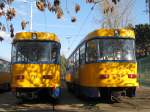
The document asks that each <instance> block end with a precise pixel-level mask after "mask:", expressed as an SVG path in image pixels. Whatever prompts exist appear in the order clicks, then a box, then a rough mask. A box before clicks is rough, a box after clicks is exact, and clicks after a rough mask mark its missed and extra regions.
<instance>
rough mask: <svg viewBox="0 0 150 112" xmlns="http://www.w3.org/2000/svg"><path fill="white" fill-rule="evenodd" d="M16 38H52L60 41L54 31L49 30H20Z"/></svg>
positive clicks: (51, 39)
mask: <svg viewBox="0 0 150 112" xmlns="http://www.w3.org/2000/svg"><path fill="white" fill-rule="evenodd" d="M16 40H42V41H43V40H47V41H48V40H50V41H56V42H60V40H59V38H58V37H57V36H56V35H55V34H54V33H48V32H19V33H16V35H15V38H14V41H16Z"/></svg>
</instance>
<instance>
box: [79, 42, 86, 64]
mask: <svg viewBox="0 0 150 112" xmlns="http://www.w3.org/2000/svg"><path fill="white" fill-rule="evenodd" d="M84 63H85V44H83V45H82V46H81V47H80V64H84Z"/></svg>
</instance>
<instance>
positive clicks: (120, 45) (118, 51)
mask: <svg viewBox="0 0 150 112" xmlns="http://www.w3.org/2000/svg"><path fill="white" fill-rule="evenodd" d="M86 51H87V52H86V61H87V62H95V61H101V60H110V61H115V60H116V61H123V60H124V61H135V60H136V56H135V41H134V39H114V38H108V39H106V38H105V39H94V40H90V41H88V42H87V50H86Z"/></svg>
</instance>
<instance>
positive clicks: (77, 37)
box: [0, 0, 148, 60]
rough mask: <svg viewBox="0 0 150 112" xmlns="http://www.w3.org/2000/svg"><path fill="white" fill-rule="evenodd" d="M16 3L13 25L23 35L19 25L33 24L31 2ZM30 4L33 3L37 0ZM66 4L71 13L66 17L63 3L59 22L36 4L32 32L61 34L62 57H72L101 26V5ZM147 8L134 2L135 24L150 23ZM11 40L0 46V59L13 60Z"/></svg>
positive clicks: (137, 0) (142, 0) (71, 1)
mask: <svg viewBox="0 0 150 112" xmlns="http://www.w3.org/2000/svg"><path fill="white" fill-rule="evenodd" d="M15 1H16V2H14V3H13V4H12V7H15V8H16V10H17V15H16V17H15V18H14V19H13V20H12V21H11V23H13V24H14V27H15V32H20V31H22V30H21V25H20V23H21V20H22V19H25V20H27V21H30V18H29V16H30V4H29V3H28V2H25V3H24V2H23V0H15ZM26 1H30V0H26ZM31 1H33V2H34V0H31ZM61 1H65V0H61ZM75 3H79V4H80V5H81V11H80V12H79V13H77V14H76V13H75V12H74V4H75ZM67 4H68V5H67V8H68V9H69V10H70V13H69V14H67V11H66V3H65V2H62V4H61V6H62V8H63V10H64V17H63V19H60V20H58V19H57V18H56V16H55V14H53V13H51V12H49V11H48V10H47V9H46V10H45V12H41V11H39V10H37V9H36V7H35V5H34V4H33V31H43V32H52V33H55V34H56V35H58V37H59V38H60V41H61V44H62V48H61V54H64V55H65V56H66V57H68V56H69V54H70V53H71V52H72V51H73V50H74V48H75V47H76V46H77V45H78V43H79V42H80V41H81V40H82V39H83V38H84V37H85V36H86V35H87V34H88V33H89V32H91V31H93V30H95V29H97V28H100V27H101V24H100V23H98V20H100V19H101V18H102V17H101V14H100V11H99V9H98V6H97V7H95V8H94V10H93V11H91V7H92V6H93V5H92V4H86V3H85V0H68V3H67ZM145 9H146V8H145V0H135V6H134V8H133V17H134V21H133V24H134V25H135V24H142V23H148V15H146V14H145V13H144V10H145ZM71 16H76V17H77V22H75V23H71ZM0 21H1V22H3V23H6V21H5V19H4V18H0ZM24 31H29V25H27V27H26V29H25V30H24ZM8 38H9V37H8ZM8 38H7V39H5V41H4V42H2V43H0V57H3V58H5V59H8V60H10V57H11V41H10V39H8ZM68 38H69V39H68ZM68 48H70V49H68Z"/></svg>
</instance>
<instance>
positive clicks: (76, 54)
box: [75, 50, 79, 67]
mask: <svg viewBox="0 0 150 112" xmlns="http://www.w3.org/2000/svg"><path fill="white" fill-rule="evenodd" d="M75 66H76V67H78V66H79V50H77V51H76V53H75Z"/></svg>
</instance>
